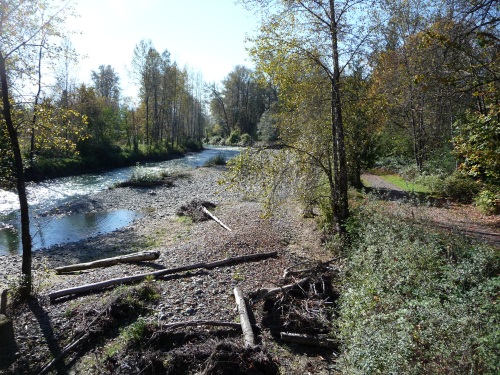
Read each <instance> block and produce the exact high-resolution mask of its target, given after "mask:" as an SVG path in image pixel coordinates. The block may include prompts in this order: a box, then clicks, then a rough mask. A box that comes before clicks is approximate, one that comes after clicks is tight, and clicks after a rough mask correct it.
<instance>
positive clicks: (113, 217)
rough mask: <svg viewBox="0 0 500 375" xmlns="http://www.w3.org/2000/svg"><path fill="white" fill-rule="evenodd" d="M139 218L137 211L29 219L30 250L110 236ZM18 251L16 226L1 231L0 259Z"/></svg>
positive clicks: (19, 241)
mask: <svg viewBox="0 0 500 375" xmlns="http://www.w3.org/2000/svg"><path fill="white" fill-rule="evenodd" d="M140 216H141V214H140V213H138V212H136V211H130V210H116V211H109V212H92V213H78V214H70V215H64V216H60V217H58V216H46V217H37V218H32V219H31V228H30V229H31V234H32V236H33V250H37V249H41V248H44V247H50V246H53V245H56V244H61V243H65V242H75V241H80V240H82V239H84V238H88V237H92V236H96V235H98V234H102V233H109V232H112V231H114V230H116V229H118V228H121V227H124V226H127V225H129V224H130V223H132V222H133V221H134V220H135V219H137V218H139V217H140ZM21 250H22V247H21V240H20V228H19V227H18V226H16V225H15V224H14V225H9V226H4V227H2V228H0V255H1V254H18V253H20V252H21Z"/></svg>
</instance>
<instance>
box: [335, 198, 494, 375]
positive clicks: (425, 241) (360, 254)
mask: <svg viewBox="0 0 500 375" xmlns="http://www.w3.org/2000/svg"><path fill="white" fill-rule="evenodd" d="M349 233H350V238H351V245H350V247H349V248H348V250H347V251H346V268H345V275H344V280H343V291H342V294H341V298H340V302H339V306H340V307H339V313H340V316H341V319H340V321H339V323H338V329H339V334H340V338H341V340H342V344H343V354H342V356H341V359H340V361H339V369H340V370H341V371H342V372H343V373H346V374H374V373H379V374H465V373H468V374H498V373H499V371H500V354H499V353H500V350H499V348H500V329H499V328H498V327H500V307H499V306H500V304H499V301H498V297H499V293H500V277H499V276H498V271H499V268H500V267H499V252H498V250H495V249H492V248H490V247H487V246H485V245H482V244H477V243H473V242H471V241H470V240H466V239H464V238H462V237H453V236H449V235H448V236H444V235H442V234H439V233H432V232H430V231H429V230H428V228H426V227H424V226H423V225H422V224H419V223H416V222H409V221H406V220H401V219H400V218H396V217H391V216H389V215H387V214H386V213H381V212H379V211H378V210H377V209H376V207H375V206H374V204H368V205H367V206H363V207H361V208H359V209H358V212H356V213H355V214H354V215H353V218H352V219H351V220H350V223H349Z"/></svg>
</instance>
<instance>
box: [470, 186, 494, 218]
mask: <svg viewBox="0 0 500 375" xmlns="http://www.w3.org/2000/svg"><path fill="white" fill-rule="evenodd" d="M474 203H475V204H476V206H477V207H479V209H480V210H481V211H482V212H484V213H485V214H487V215H497V214H500V189H498V188H497V189H496V191H494V190H488V189H485V190H482V191H480V192H479V194H478V195H477V196H476V198H475V199H474Z"/></svg>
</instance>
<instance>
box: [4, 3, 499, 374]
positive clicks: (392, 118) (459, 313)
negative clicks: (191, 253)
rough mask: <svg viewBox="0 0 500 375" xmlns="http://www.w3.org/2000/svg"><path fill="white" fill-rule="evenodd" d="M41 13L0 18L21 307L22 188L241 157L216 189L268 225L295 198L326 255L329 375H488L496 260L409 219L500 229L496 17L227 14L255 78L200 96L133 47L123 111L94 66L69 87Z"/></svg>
mask: <svg viewBox="0 0 500 375" xmlns="http://www.w3.org/2000/svg"><path fill="white" fill-rule="evenodd" d="M49 3H51V2H48V1H44V0H36V1H35V0H31V1H28V0H15V1H7V2H5V1H1V2H0V6H1V11H2V13H1V14H0V21H1V22H0V39H1V45H0V78H1V96H2V105H1V116H0V185H1V186H2V187H4V188H10V189H15V190H17V193H18V194H19V197H20V202H21V209H20V213H21V222H22V224H23V233H26V235H24V234H23V265H22V273H23V275H24V276H25V277H26V281H27V285H25V289H24V291H26V290H27V291H28V294H29V291H30V289H31V284H30V283H31V247H30V237H29V230H28V228H29V212H28V211H29V208H28V205H27V201H26V191H25V182H26V181H25V180H26V179H34V180H37V179H43V178H47V177H51V176H57V175H67V174H74V173H80V172H83V171H88V170H95V169H103V168H110V167H116V166H123V165H133V164H134V163H136V162H142V161H146V160H160V159H166V158H170V157H174V156H179V155H182V154H183V153H185V152H187V151H196V150H200V149H202V147H203V144H212V145H238V146H241V147H242V152H241V154H240V155H239V156H238V157H236V158H234V159H232V160H230V161H229V162H228V163H227V164H228V170H227V174H226V176H225V179H224V182H225V183H227V185H228V186H230V187H231V188H235V189H239V190H240V191H243V192H244V196H245V197H246V198H248V199H249V200H250V201H251V200H252V199H256V200H259V201H261V202H263V203H264V207H265V209H266V213H268V214H270V213H272V212H273V211H274V210H275V209H276V208H277V207H279V206H280V205H281V204H283V202H284V201H288V202H289V199H293V201H294V202H298V204H299V205H300V207H301V209H302V211H303V216H304V217H305V218H313V219H314V220H315V223H316V224H317V226H318V228H319V231H320V232H321V238H322V241H323V242H322V246H323V247H324V248H325V249H328V251H330V252H331V253H332V254H334V255H335V256H337V258H336V259H341V260H340V264H341V265H340V266H339V267H340V269H341V281H339V284H338V285H337V287H338V289H339V293H340V297H339V299H338V301H336V305H335V307H334V308H333V309H334V312H333V313H332V315H330V316H331V317H335V321H334V322H332V323H331V325H332V326H331V330H332V332H333V334H334V335H335V336H336V337H338V338H339V340H340V345H341V355H340V357H339V358H338V362H337V364H336V370H338V371H339V372H340V373H346V374H368V373H401V374H417V373H429V374H431V373H433V374H434V373H442V374H445V373H457V374H458V373H481V374H483V373H484V374H494V373H497V372H498V370H499V363H500V358H499V355H498V347H499V345H500V331H499V329H498V327H499V324H500V311H499V308H498V306H500V304H499V301H498V296H499V292H500V283H499V277H498V274H499V272H498V271H499V270H500V262H499V252H498V246H497V247H495V246H489V245H488V244H486V243H485V242H484V241H483V242H481V241H479V242H475V241H473V240H471V239H470V238H464V237H463V236H460V235H456V233H454V232H453V234H452V235H451V234H449V233H448V232H439V231H436V228H435V227H432V228H431V229H429V227H428V226H426V224H423V223H422V221H419V220H417V219H416V218H415V216H416V214H415V212H417V211H418V207H419V206H433V205H445V206H446V205H448V206H451V205H452V204H455V203H456V204H460V205H463V206H464V207H474V208H477V209H478V212H480V214H481V215H484V216H485V217H488V218H489V219H485V220H491V222H494V223H497V222H498V220H497V219H495V218H498V215H499V214H500V4H499V3H498V2H497V1H494V0H439V1H425V0H424V1H420V0H396V1H390V0H342V1H337V0H328V1H327V0H290V1H288V0H287V1H282V0H239V1H238V3H239V4H240V5H241V6H244V7H247V8H248V9H251V10H253V11H255V12H260V13H259V14H260V16H261V24H260V27H259V29H258V31H256V32H255V33H254V34H253V35H251V36H249V37H248V41H247V44H248V51H249V54H250V56H251V59H252V63H253V66H252V67H251V68H250V67H247V66H243V65H238V66H235V67H234V68H233V70H232V71H230V72H229V73H228V74H227V76H226V77H225V78H224V79H223V80H222V81H221V82H212V83H206V82H204V81H203V77H202V76H201V75H200V74H194V73H192V72H191V71H190V69H189V68H188V67H179V66H178V64H177V63H176V62H175V61H173V60H172V59H171V56H170V53H169V51H168V50H165V51H163V52H160V51H157V50H156V49H155V47H154V45H153V44H152V42H151V40H148V39H143V40H141V41H140V42H139V43H138V44H137V45H136V46H135V49H134V51H133V57H132V61H131V62H130V64H131V74H132V76H133V78H134V82H135V85H136V87H137V88H138V97H137V98H125V97H123V95H122V92H121V88H120V77H119V76H118V74H117V73H116V71H115V69H114V68H113V67H112V66H110V65H106V63H105V62H103V65H100V66H99V67H96V70H94V71H92V72H90V76H91V84H84V83H79V82H76V81H75V80H74V79H73V78H72V69H73V67H74V64H75V62H76V59H77V58H78V57H77V56H78V51H75V50H74V49H73V47H72V45H71V42H70V41H69V39H67V38H65V37H63V35H64V30H62V24H63V22H62V20H63V19H65V18H67V17H70V16H71V13H72V11H73V9H71V8H70V7H62V8H57V7H56V8H52V7H51V6H49ZM51 4H52V3H51ZM48 9H50V10H51V11H47V10H48ZM48 14H50V16H49V18H47V17H48ZM47 69H52V73H51V74H53V76H55V77H56V78H55V82H54V83H53V84H51V85H45V82H46V79H45V76H44V75H46V74H48V73H47ZM28 87H29V89H28ZM32 88H34V90H32ZM132 103H135V105H132ZM367 171H369V172H370V173H371V174H374V175H379V176H382V177H386V176H396V177H397V178H398V179H399V180H398V181H399V183H401V184H402V185H401V186H402V190H404V191H405V193H407V194H408V195H405V199H407V201H405V202H404V204H409V208H408V207H406V206H405V207H406V208H407V212H406V213H404V214H401V213H400V210H402V209H401V207H400V206H398V207H396V208H395V206H390V209H388V208H387V207H388V206H386V205H384V204H383V203H380V201H378V200H376V199H375V198H373V197H371V196H370V197H367V195H366V192H367V191H370V186H369V182H368V181H367V180H365V179H364V178H363V173H365V172H367ZM372 190H373V189H372ZM368 195H369V194H368ZM388 200H390V199H388ZM23 202H24V203H23ZM401 205H403V203H401ZM461 207H462V206H461ZM398 215H400V216H398ZM417 216H418V215H417ZM495 220H496V221H495ZM495 225H497V226H495ZM492 228H493V230H496V231H497V230H498V224H494V225H493V226H492ZM495 233H496V232H495ZM332 320H333V318H332ZM336 361H337V360H336Z"/></svg>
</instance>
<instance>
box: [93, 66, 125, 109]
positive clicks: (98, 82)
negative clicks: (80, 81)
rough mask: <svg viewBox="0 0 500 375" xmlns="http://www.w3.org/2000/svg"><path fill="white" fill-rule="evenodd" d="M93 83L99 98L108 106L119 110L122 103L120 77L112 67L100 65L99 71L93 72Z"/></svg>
mask: <svg viewBox="0 0 500 375" xmlns="http://www.w3.org/2000/svg"><path fill="white" fill-rule="evenodd" d="M92 82H93V83H94V88H95V90H96V92H97V94H98V95H99V96H101V97H102V98H104V99H105V101H106V104H107V105H108V106H110V107H113V108H115V109H118V106H119V102H120V77H119V76H118V73H116V72H115V70H114V69H113V68H112V67H111V65H106V66H105V65H100V66H99V69H98V70H97V71H92Z"/></svg>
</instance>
